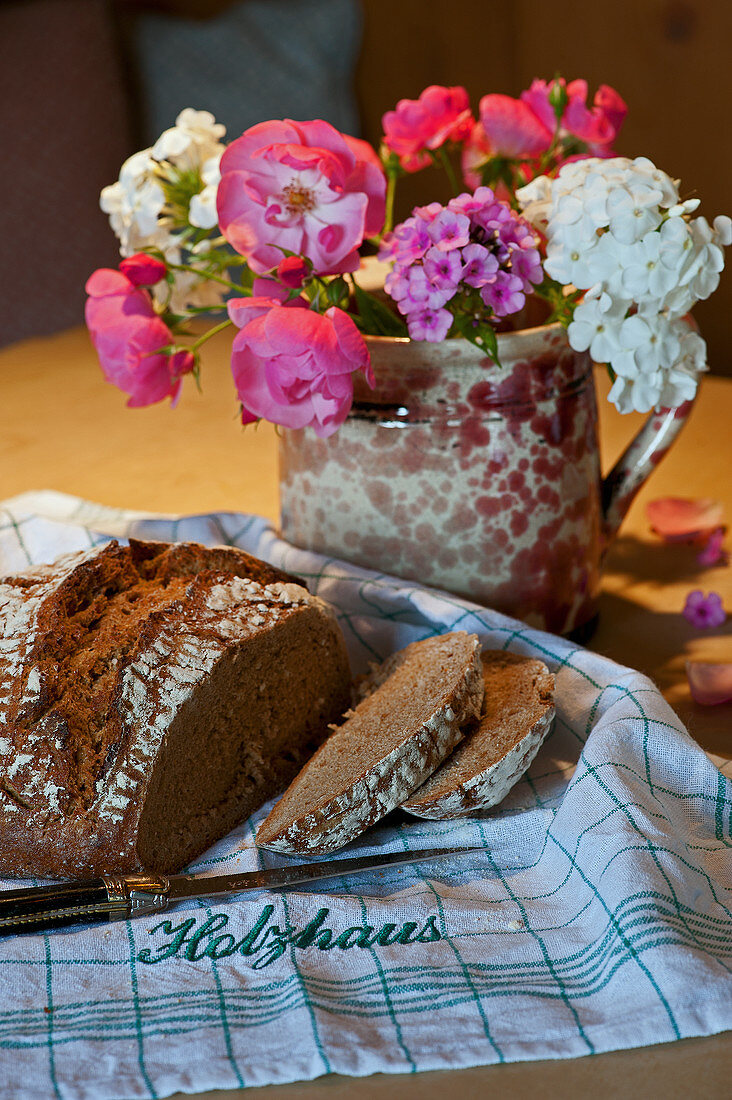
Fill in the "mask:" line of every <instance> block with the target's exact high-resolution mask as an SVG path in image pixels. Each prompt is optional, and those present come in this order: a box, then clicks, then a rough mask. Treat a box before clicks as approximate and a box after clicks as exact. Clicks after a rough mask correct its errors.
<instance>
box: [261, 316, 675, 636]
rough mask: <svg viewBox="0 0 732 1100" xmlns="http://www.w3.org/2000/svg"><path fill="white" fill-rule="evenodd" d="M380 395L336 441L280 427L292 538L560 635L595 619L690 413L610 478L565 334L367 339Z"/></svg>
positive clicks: (586, 377)
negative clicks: (639, 495) (634, 505)
mask: <svg viewBox="0 0 732 1100" xmlns="http://www.w3.org/2000/svg"><path fill="white" fill-rule="evenodd" d="M368 343H369V347H370V351H371V357H372V364H373V368H374V373H375V376H376V386H375V388H374V389H373V390H370V389H369V388H368V387H367V386H366V384H365V383H363V382H359V383H358V384H357V392H356V396H355V401H354V404H353V408H352V410H351V412H350V414H349V416H348V419H347V420H346V422H345V424H344V425H343V426H342V427H341V428H340V430H339V431H338V432H337V433H336V434H335V435H333V436H331V437H330V438H328V439H318V437H317V436H316V435H315V434H314V433H313V432H312V431H311V430H310V429H304V430H299V431H292V430H283V432H282V435H281V441H280V492H281V523H282V534H283V536H284V538H286V539H287V540H288V541H290V542H292V543H295V544H296V545H297V546H302V547H306V548H307V549H311V550H316V551H318V552H320V553H323V554H329V555H334V556H336V557H340V558H345V559H347V560H348V561H351V562H355V563H356V564H358V565H363V566H366V567H367V568H369V569H375V570H379V571H382V572H385V573H394V574H396V575H397V576H400V577H404V578H407V579H410V580H415V581H419V582H420V583H422V584H428V585H432V586H433V587H437V588H442V589H447V590H449V591H451V592H454V593H456V594H458V595H460V596H464V597H466V598H468V599H470V600H473V601H474V602H476V603H480V604H485V605H487V606H489V607H493V608H496V609H498V610H500V611H504V612H506V613H507V614H509V615H513V616H515V617H516V618H518V619H522V620H524V621H525V622H526V623H529V624H530V625H532V626H538V627H541V628H543V629H546V630H550V631H553V632H555V633H562V634H566V633H570V632H581V628H583V627H584V628H586V627H587V624H589V623H591V621H592V620H593V619H594V617H595V615H596V613H597V599H598V592H599V586H600V571H601V565H602V559H603V554H604V551H605V549H606V547H607V545H608V542H609V540H610V539H611V538H612V536H613V535H614V534H615V532H616V531H617V529H618V526H619V525H620V521H621V520H622V518H623V516H624V515H625V513H626V512H627V510H628V508H629V506H630V503H631V501H632V499H633V497H634V496H635V494H636V492H637V491H638V489H639V488H640V486H641V484H642V483H643V481H644V480H645V479H646V478H647V477H648V475H649V473H650V472H651V471H652V469H653V468H654V467H655V466H656V465H657V464H658V462H659V460H660V459H661V457H662V456H663V455H664V454H665V453H666V451H667V450H668V448H669V447H670V446H671V444H672V442H673V440H674V439H675V437H676V435H677V434H678V432H679V430H680V428H681V427H682V426H683V423H684V421H685V419H686V417H687V416H688V413H689V411H690V403H689V402H687V403H686V404H685V405H684V406H682V407H681V408H679V409H674V410H662V411H661V412H657V413H654V414H652V415H651V416H649V418H648V420H647V421H646V423H645V425H644V426H643V428H642V429H641V431H640V432H639V434H638V435H637V437H636V438H635V440H634V441H633V443H632V444H631V445H630V447H629V448H628V449H627V450H626V452H625V454H624V455H623V456H622V458H621V459H620V460H619V462H618V463H617V465H616V466H615V468H614V469H613V470H612V472H611V473H610V475H609V476H608V477H607V478H606V479H605V480H604V481H603V480H602V479H601V476H600V461H599V451H598V442H597V409H596V402H595V390H594V382H593V374H592V363H591V361H590V359H589V357H588V355H587V354H586V353H578V352H575V351H573V350H572V348H570V346H569V344H568V341H567V336H566V332H565V330H564V329H563V328H562V327H561V326H559V325H544V326H541V327H538V328H531V329H523V330H521V331H518V332H511V333H505V334H502V335H500V336H499V337H498V343H499V359H500V362H501V366H500V367H499V366H497V365H496V364H495V363H494V362H493V361H492V360H491V359H489V358H487V357H486V356H485V355H484V354H483V353H482V352H481V351H480V349H478V348H476V347H474V346H473V345H471V344H469V343H468V342H466V341H463V340H445V341H444V342H442V343H439V344H431V343H424V342H417V341H410V340H407V339H394V338H387V337H369V338H368Z"/></svg>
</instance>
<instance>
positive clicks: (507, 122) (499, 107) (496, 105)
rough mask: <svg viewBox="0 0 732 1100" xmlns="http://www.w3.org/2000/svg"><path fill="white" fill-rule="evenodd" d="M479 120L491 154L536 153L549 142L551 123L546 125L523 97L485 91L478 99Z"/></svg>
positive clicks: (520, 156) (533, 155)
mask: <svg viewBox="0 0 732 1100" xmlns="http://www.w3.org/2000/svg"><path fill="white" fill-rule="evenodd" d="M534 83H536V81H535V82H534ZM552 118H553V116H552ZM480 121H481V125H482V127H483V135H484V138H485V141H486V142H487V143H488V146H489V147H490V150H491V154H492V155H493V156H501V157H518V158H523V159H526V158H533V157H538V156H539V155H540V154H541V153H544V152H546V150H547V149H548V148H549V146H550V145H551V143H552V136H553V134H554V125H553V123H552V125H551V126H547V124H546V120H544V119H542V118H539V116H538V115H537V114H536V113H535V111H533V110H532V107H531V106H530V105H529V104H528V103H525V102H524V100H523V98H522V99H513V98H512V97H511V96H509V95H484V96H483V98H482V99H481V101H480Z"/></svg>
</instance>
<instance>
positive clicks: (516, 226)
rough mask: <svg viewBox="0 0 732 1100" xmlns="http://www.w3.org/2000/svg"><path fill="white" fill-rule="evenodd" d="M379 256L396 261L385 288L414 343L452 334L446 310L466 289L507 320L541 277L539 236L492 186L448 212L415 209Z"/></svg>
mask: <svg viewBox="0 0 732 1100" xmlns="http://www.w3.org/2000/svg"><path fill="white" fill-rule="evenodd" d="M381 255H382V258H389V259H391V260H392V261H393V263H394V276H393V277H390V278H389V279H387V282H386V289H387V291H388V293H389V294H390V295H391V297H392V298H393V299H394V300H395V301H396V303H397V305H398V308H399V311H400V313H402V314H403V315H405V316H406V318H407V323H408V326H409V331H410V335H411V336H413V337H414V338H415V339H429V340H438V339H440V338H441V337H439V336H438V335H437V333H439V332H443V333H445V334H446V333H447V332H448V331H449V328H450V324H448V316H449V313H448V311H447V310H446V309H444V308H443V307H446V306H447V305H448V303H449V302H450V301H451V299H452V298H454V297H455V296H456V295H458V294H459V293H460V292H461V291H464V292H466V293H467V295H468V297H470V295H472V294H473V293H474V291H478V292H479V293H480V296H481V298H482V300H483V302H484V304H485V305H486V306H487V307H488V308H489V310H490V311H491V312H492V314H493V315H494V316H496V317H505V316H506V315H507V314H509V313H516V312H517V311H518V310H520V309H521V308H522V306H523V305H524V302H525V300H526V299H525V295H526V294H529V293H530V292H531V290H532V289H533V286H534V285H535V284H537V283H540V282H541V281H542V278H543V271H542V267H541V260H540V257H539V252H538V249H537V241H536V238H535V236H534V232H533V230H532V229H531V227H530V226H529V224H528V223H527V222H525V221H523V219H522V218H521V217H520V216H519V215H518V214H516V213H515V212H514V211H513V210H512V209H511V208H510V206H509V205H508V204H507V203H505V202H501V201H500V200H498V199H497V198H496V196H495V194H494V192H493V191H492V190H491V188H490V187H479V188H478V189H477V191H476V192H475V194H474V195H470V194H468V193H467V192H466V193H464V194H462V195H458V196H457V198H455V199H451V200H450V202H449V203H448V204H447V206H446V207H445V206H441V205H440V204H439V203H430V205H429V206H422V207H417V208H416V209H415V210H414V211H413V214H412V217H411V218H408V219H407V220H406V221H405V222H403V223H402V225H401V226H397V227H396V229H395V230H394V232H393V233H392V234H391V235H390V236H389V237H387V238H385V246H384V248H383V249H382V253H381ZM471 308H472V307H471ZM417 314H418V315H419V318H417V317H416V316H415V315H417ZM418 333H425V334H426V333H429V335H423V336H419V335H417V334H418Z"/></svg>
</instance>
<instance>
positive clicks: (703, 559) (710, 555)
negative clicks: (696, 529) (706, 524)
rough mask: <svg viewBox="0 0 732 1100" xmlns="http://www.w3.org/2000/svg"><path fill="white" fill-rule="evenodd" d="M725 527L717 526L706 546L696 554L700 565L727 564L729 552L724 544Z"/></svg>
mask: <svg viewBox="0 0 732 1100" xmlns="http://www.w3.org/2000/svg"><path fill="white" fill-rule="evenodd" d="M724 535H725V528H724V527H715V528H714V530H713V531H712V532H711V533H710V534H709V536H708V538H707V540H706V542H705V543H704V548H703V549H702V550H701V551H700V552H699V553H698V554H697V555H696V560H697V561H698V563H699V565H727V564H728V562H729V554H728V553H727V551H726V550H725V549H724V547H723V546H722V542H723V541H724Z"/></svg>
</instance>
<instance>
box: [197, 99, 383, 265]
mask: <svg viewBox="0 0 732 1100" xmlns="http://www.w3.org/2000/svg"><path fill="white" fill-rule="evenodd" d="M385 194H386V179H385V177H384V172H383V169H382V167H381V162H380V161H379V158H378V157H377V155H376V153H375V152H374V151H373V149H372V148H371V147H370V146H369V145H367V144H366V142H364V141H359V140H358V139H357V138H352V137H349V136H348V135H346V134H341V133H340V132H339V131H338V130H336V129H335V128H334V127H333V126H331V125H330V124H329V123H327V122H322V121H319V120H316V121H313V122H292V121H291V120H290V119H285V121H284V122H278V121H274V122H262V123H259V124H258V125H257V126H252V127H251V128H250V129H249V130H245V131H244V133H243V134H242V136H241V137H240V138H237V140H236V141H234V142H232V143H231V145H230V146H229V147H228V149H227V150H226V152H225V153H224V155H223V157H222V158H221V182H220V184H219V187H218V196H217V209H218V217H219V225H220V227H221V232H222V233H223V234H224V236H225V237H226V239H227V241H229V243H230V244H231V245H232V246H233V247H234V248H235V249H236V250H237V252H239V253H241V255H242V256H245V257H246V259H247V261H248V263H249V266H250V267H251V268H252V270H254V271H256V272H257V273H259V274H261V273H262V272H265V271H269V270H271V269H272V268H274V267H276V266H277V265H278V264H279V262H280V260H282V259H283V252H293V253H295V254H297V255H302V256H307V258H308V259H309V260H310V261H311V263H312V265H313V269H314V271H316V272H317V273H319V274H334V273H336V272H344V271H355V270H356V268H357V267H358V265H359V257H358V251H357V250H358V248H359V247H360V245H361V244H362V242H363V239H364V237H366V236H372V235H374V234H376V233H379V232H380V231H381V228H382V226H383V224H384V211H385Z"/></svg>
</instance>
